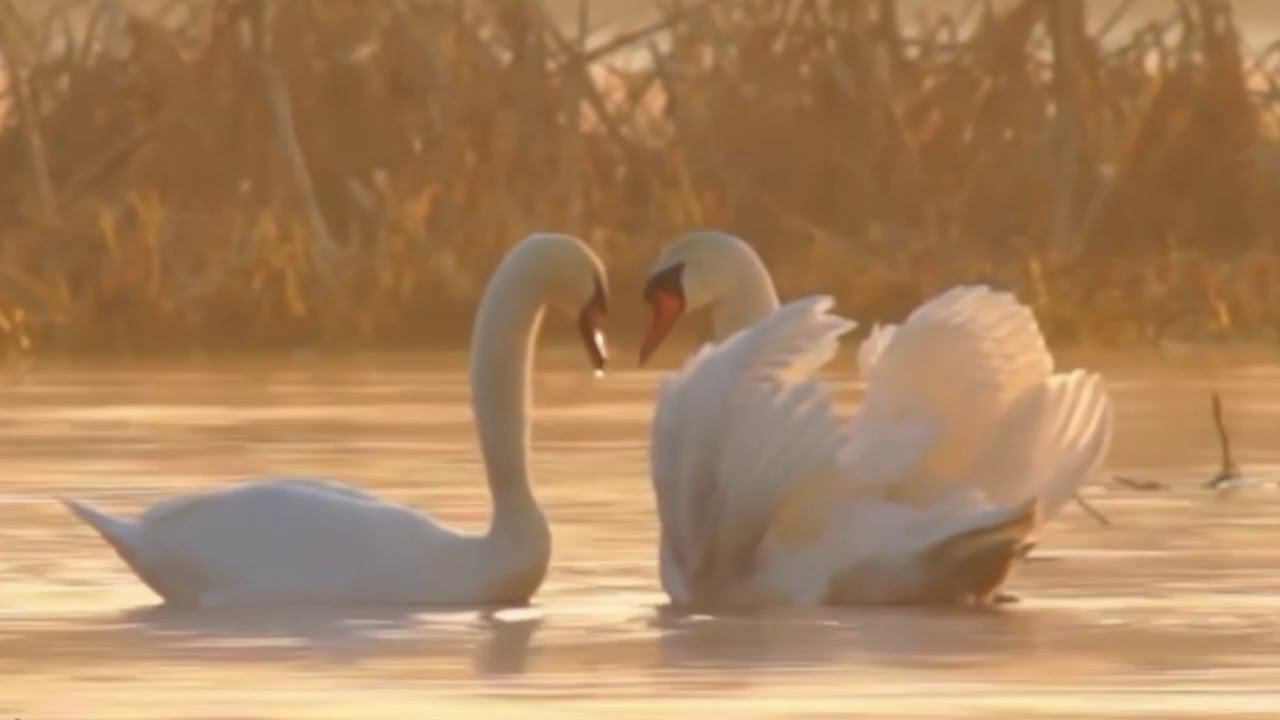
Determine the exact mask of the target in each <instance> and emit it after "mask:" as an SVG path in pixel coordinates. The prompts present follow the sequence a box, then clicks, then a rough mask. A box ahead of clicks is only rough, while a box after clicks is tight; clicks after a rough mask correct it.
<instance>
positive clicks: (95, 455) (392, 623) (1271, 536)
mask: <svg viewBox="0 0 1280 720" xmlns="http://www.w3.org/2000/svg"><path fill="white" fill-rule="evenodd" d="M1206 357H1208V359H1205V358H1199V359H1194V358H1191V359H1186V360H1175V361H1171V360H1169V359H1167V358H1166V359H1158V360H1157V359H1153V358H1142V359H1138V360H1135V359H1134V358H1123V357H1122V358H1095V359H1094V362H1095V363H1101V364H1102V365H1103V366H1104V367H1106V368H1108V377H1109V378H1110V384H1111V387H1112V388H1113V392H1114V395H1115V400H1116V404H1117V406H1118V415H1119V416H1118V435H1117V438H1116V448H1115V452H1114V453H1113V462H1112V465H1113V467H1114V469H1116V470H1118V471H1123V472H1125V473H1127V474H1132V475H1137V476H1140V477H1143V478H1149V479H1158V480H1162V481H1165V482H1168V483H1170V484H1171V485H1172V490H1171V491H1170V492H1167V493H1140V492H1136V491H1128V490H1118V489H1117V490H1108V489H1104V488H1098V489H1095V490H1091V491H1090V493H1089V496H1090V498H1091V499H1092V500H1093V502H1094V503H1095V504H1096V505H1097V506H1098V507H1100V508H1101V509H1102V510H1103V511H1104V512H1106V513H1107V514H1108V515H1109V516H1110V517H1111V519H1112V520H1113V521H1114V523H1115V526H1114V527H1112V528H1110V529H1107V528H1102V527H1100V526H1099V525H1098V524H1097V523H1096V522H1095V521H1094V520H1092V519H1090V518H1089V517H1088V516H1086V515H1085V514H1084V513H1083V512H1081V511H1079V510H1078V509H1076V508H1071V509H1069V510H1068V511H1067V512H1066V513H1065V514H1064V516H1063V517H1061V518H1060V519H1059V521H1058V522H1057V523H1056V524H1055V525H1054V526H1053V527H1052V528H1051V530H1050V532H1049V533H1048V534H1047V535H1046V536H1045V537H1044V538H1043V541H1042V543H1041V546H1040V550H1039V551H1038V552H1037V553H1036V555H1035V556H1034V558H1033V560H1032V561H1030V562H1028V563H1027V564H1026V565H1025V566H1024V567H1023V568H1022V570H1021V571H1020V573H1019V574H1018V575H1017V576H1016V577H1015V578H1014V581H1013V583H1012V589H1013V590H1015V591H1016V592H1018V593H1020V594H1021V595H1022V596H1023V602H1022V603H1021V604H1019V605H1016V606H1012V607H1008V608H1005V609H1001V610H996V611H973V610H911V609H876V610H857V609H850V610H826V611H820V612H789V613H773V614H768V615H763V616H756V617H736V618H735V617H719V618H715V617H680V616H677V615H673V614H671V613H669V612H666V611H664V610H663V609H662V607H661V606H662V603H663V600H664V598H663V596H662V594H661V591H660V590H659V588H658V584H657V579H656V572H655V562H654V549H653V548H654V537H655V525H654V514H653V504H652V498H651V495H650V490H649V486H648V480H647V475H646V456H645V453H646V447H647V445H646V437H647V423H648V419H649V413H650V410H651V405H650V403H651V398H652V396H653V391H654V386H655V383H656V380H657V375H655V374H652V373H638V372H615V373H612V374H610V375H609V376H607V377H606V378H604V379H603V380H601V381H595V380H593V379H592V378H591V376H590V373H588V372H587V371H586V370H585V367H584V366H585V363H584V362H583V361H582V359H581V358H580V357H579V356H578V353H577V352H574V353H565V354H561V353H555V352H552V353H544V356H543V358H542V361H543V368H544V370H543V371H541V372H540V373H539V375H538V382H537V390H536V394H537V399H538V411H537V415H536V429H535V445H534V452H535V459H534V465H535V473H536V478H537V494H538V497H539V498H540V499H541V501H542V502H543V503H544V504H545V506H546V508H547V512H548V514H549V516H550V518H551V520H552V525H553V533H554V537H555V541H554V543H555V549H554V557H553V560H552V567H551V572H550V575H549V577H548V579H547V582H546V584H545V585H544V586H543V588H542V590H541V591H540V592H539V593H538V595H537V596H536V598H535V600H534V603H533V605H532V606H530V607H527V608H509V609H504V610H497V611H487V612H485V611H448V612H444V611H440V612H433V611H419V610H394V609H374V610H346V611H343V610H332V609H330V610H318V609H308V610H298V609H284V610H271V611H265V610H264V611H245V610H240V611H237V612H235V613H229V612H204V613H199V612H173V611H166V610H164V609H162V608H157V607H156V606H155V602H156V599H155V597H154V596H152V595H151V594H150V592H149V591H148V590H147V589H146V588H145V587H143V586H142V585H141V584H140V583H139V582H137V581H136V580H135V579H134V578H133V577H132V576H131V575H130V574H129V572H128V571H127V570H126V568H125V567H124V565H123V564H122V563H121V562H120V561H119V560H118V559H117V558H116V557H115V556H114V555H113V554H112V553H111V552H110V550H108V549H107V548H106V546H105V545H104V544H103V543H102V542H101V541H100V540H98V538H97V537H96V536H94V535H93V534H92V532H90V531H89V530H88V529H87V528H85V527H83V526H81V525H80V524H78V523H77V522H76V521H75V520H74V519H72V518H71V517H70V516H69V515H68V514H67V513H66V512H65V511H64V510H63V509H62V508H61V507H59V506H58V505H57V504H56V503H54V502H53V501H51V500H50V499H49V498H50V497H51V496H53V495H55V494H65V495H73V496H76V497H84V498H88V499H90V500H93V501H95V502H98V503H100V504H102V505H103V506H105V507H107V508H110V509H113V510H119V511H126V512H132V511H134V510H136V509H137V508H139V507H142V506H145V505H147V504H149V503H151V502H154V501H156V500H158V499H160V498H163V497H166V496H169V495H171V494H173V493H176V492H181V491H186V490H191V489H195V488H203V487H212V486H219V485H222V484H224V483H227V482H230V481H232V480H234V479H236V478H240V477H245V476H251V475H255V474H265V473H285V472H287V473H314V474H319V475H328V476H336V477H339V478H345V479H350V480H351V481H353V482H356V483H358V484H360V485H361V486H362V487H365V488H367V489H369V490H372V491H375V492H377V493H378V494H379V495H380V496H383V497H386V498H388V499H393V500H396V501H400V502H405V503H410V504H413V505H416V506H419V507H424V508H430V509H431V510H432V511H433V512H435V513H437V514H438V515H439V516H440V517H441V518H443V519H444V520H446V521H448V522H451V523H455V524H457V525H460V526H466V527H471V528H479V527H482V526H483V524H484V522H485V520H486V513H487V498H486V496H485V492H484V484H483V482H482V480H481V467H480V462H479V456H478V454H477V450H476V446H475V443H474V439H473V436H472V430H471V427H470V414H469V410H468V406H467V390H466V382H465V376H464V375H463V373H462V368H463V365H462V359H461V357H460V356H449V357H438V358H422V357H419V358H372V359H367V360H361V361H348V362H345V363H341V364H327V363H324V362H320V361H298V362H292V363H277V364H274V365H272V364H243V365H236V366H233V367H227V366H221V367H216V368H208V367H193V366H183V367H145V368H140V367H133V368H128V369H125V368H116V369H112V368H93V369H92V370H88V369H75V368H68V369H47V370H40V371H34V372H29V373H25V374H21V375H16V374H15V375H11V376H10V377H9V378H8V379H7V380H6V381H5V382H4V383H3V384H2V385H0V407H3V408H4V413H3V416H2V417H0V518H2V519H3V521H2V522H0V718H7V717H22V718H31V719H33V720H34V719H39V720H52V719H54V718H84V717H94V718H101V719H109V718H130V719H136V718H166V719H171V718H233V717H255V718H259V717H266V718H285V717H288V718H330V717H370V718H403V717H433V718H434V717H448V718H489V717H517V716H518V717H531V718H543V717H545V718H574V717H582V718H599V717H609V718H620V719H621V718H649V717H661V718H704V717H845V716H848V715H849V714H850V713H854V712H857V713H863V714H865V715H870V716H893V717H919V718H944V717H945V718H1068V717H1079V718H1121V717H1125V718H1131V717H1161V718H1211V717H1232V718H1241V717H1259V718H1260V717H1273V716H1274V714H1275V712H1276V710H1277V708H1280V689H1277V688H1278V687H1280V683H1278V682H1277V680H1280V671H1277V670H1276V668H1277V667H1280V633H1277V632H1276V620H1275V618H1276V617H1277V615H1280V572H1278V569H1280V543H1277V542H1276V534H1277V528H1276V518H1277V517H1278V516H1280V497H1277V496H1280V493H1276V492H1271V491H1267V490H1265V489H1262V490H1258V491H1250V492H1246V493H1244V494H1242V495H1240V496H1237V497H1234V498H1229V499H1218V498H1215V497H1213V496H1212V495H1210V494H1208V493H1207V492H1206V491H1204V490H1202V489H1200V488H1199V487H1198V484H1199V483H1201V482H1203V481H1204V480H1205V479H1207V478H1208V477H1209V476H1210V475H1211V474H1212V472H1213V470H1214V466H1215V464H1216V462H1217V459H1216V454H1217V450H1216V446H1215V443H1214V440H1213V434H1212V427H1211V425H1210V421H1209V415H1208V393H1209V389H1210V388H1211V387H1216V388H1218V389H1220V390H1221V391H1222V392H1223V396H1224V399H1225V401H1226V408H1227V414H1228V421H1229V424H1230V425H1231V426H1232V430H1233V438H1234V440H1235V443H1236V450H1237V453H1238V456H1239V459H1240V461H1241V462H1242V464H1244V465H1245V467H1246V469H1247V470H1249V471H1250V472H1251V473H1252V474H1253V475H1255V476H1257V477H1260V478H1270V479H1275V478H1276V477H1278V476H1280V442H1277V441H1278V440H1280V437H1278V436H1277V435H1276V433H1277V432H1280V431H1277V430H1276V429H1277V428H1280V365H1278V364H1268V363H1274V362H1275V358H1274V357H1272V358H1270V359H1264V361H1263V362H1240V361H1238V360H1233V361H1230V362H1226V361H1215V360H1213V356H1212V355H1210V356H1206ZM424 366H426V367H431V368H435V369H432V370H423V369H422V368H423V367H424ZM834 377H835V378H836V379H838V380H842V381H844V382H841V383H840V394H841V398H842V400H844V401H851V400H852V399H853V398H854V397H855V396H856V393H857V389H856V387H855V385H854V383H852V382H847V381H845V380H847V379H848V378H850V377H851V373H850V372H849V371H846V370H839V371H837V372H836V373H835V374H834Z"/></svg>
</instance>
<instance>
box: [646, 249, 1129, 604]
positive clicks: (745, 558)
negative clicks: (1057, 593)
mask: <svg viewBox="0 0 1280 720" xmlns="http://www.w3.org/2000/svg"><path fill="white" fill-rule="evenodd" d="M644 298H645V301H646V302H647V303H648V304H649V307H650V318H649V324H648V327H647V329H646V332H645V336H644V340H643V343H642V345H641V352H640V359H641V364H643V363H644V362H645V361H646V360H648V358H649V357H650V356H651V355H652V354H653V352H654V351H655V350H656V349H657V348H658V346H659V345H660V344H661V343H662V340H663V339H664V338H665V337H666V335H667V334H668V332H669V331H670V330H671V328H672V326H673V325H674V324H675V322H676V321H677V320H678V318H679V317H680V316H681V315H682V314H684V313H686V312H692V311H696V310H699V309H704V308H705V309H706V310H707V311H708V312H709V313H710V315H711V325H712V335H713V339H714V340H715V344H713V345H710V346H708V347H705V348H703V350H702V351H700V352H699V353H698V354H697V355H696V356H694V357H693V358H692V359H690V360H689V361H688V362H687V363H686V364H685V365H684V367H683V368H682V369H681V370H680V371H678V372H676V373H674V374H673V375H671V376H669V377H668V378H667V379H666V380H665V381H664V383H663V385H662V388H661V390H660V391H659V396H658V402H657V407H656V409H655V415H654V421H653V435H652V442H651V450H650V461H651V474H652V480H653V485H654V491H655V494H656V495H657V506H658V514H659V520H660V527H661V542H660V550H659V569H660V572H661V577H662V584H663V587H664V589H666V591H667V593H668V595H669V596H670V597H671V599H672V601H673V602H675V603H677V604H682V605H694V606H708V605H709V606H726V605H727V606H759V605H814V604H822V603H826V604H867V603H875V604H879V603H932V602H943V603H952V602H960V603H968V602H989V601H992V600H995V599H998V598H1000V597H1001V596H1002V592H1001V590H1000V589H1001V587H1002V585H1003V583H1004V581H1005V579H1006V578H1007V577H1008V576H1009V573H1010V571H1011V569H1012V567H1013V564H1014V563H1015V561H1016V560H1018V559H1019V558H1020V557H1021V556H1022V555H1023V554H1024V553H1025V552H1026V550H1027V548H1028V547H1029V545H1030V543H1031V538H1032V536H1033V534H1034V532H1035V531H1036V530H1037V529H1038V528H1039V527H1040V526H1041V525H1042V524H1043V522H1044V521H1045V520H1047V519H1048V518H1050V517H1052V515H1053V514H1054V513H1056V512H1057V510H1058V509H1059V508H1060V507H1061V506H1062V504H1063V503H1064V502H1066V501H1067V500H1069V499H1071V498H1072V497H1074V495H1075V492H1076V490H1077V488H1079V487H1080V486H1081V485H1082V484H1084V483H1085V482H1088V481H1089V480H1091V479H1093V478H1094V477H1095V476H1096V474H1097V472H1098V471H1099V469H1100V465H1101V463H1102V460H1103V458H1104V456H1105V454H1106V451H1107V448H1108V446H1109V443H1110V437H1111V410H1110V401H1109V399H1108V398H1107V396H1106V393H1105V391H1104V390H1103V388H1102V384H1101V379H1100V378H1099V377H1098V376H1097V375H1095V374H1092V373H1086V372H1084V371H1079V370H1077V371H1074V372H1070V373H1057V374H1055V373H1054V372H1053V358H1052V356H1050V355H1049V353H1048V350H1047V349H1046V347H1045V344H1044V339H1043V337H1042V336H1041V334H1040V330H1039V327H1038V326H1037V324H1036V321H1035V318H1034V316H1033V315H1032V313H1031V311H1030V310H1029V309H1028V308H1026V307H1024V306H1023V305H1021V304H1020V303H1018V302H1017V300H1016V299H1015V298H1014V297H1013V296H1012V295H1010V294H1008V293H1001V292H996V291H993V290H990V289H989V288H986V287H981V286H978V287H957V288H954V289H952V290H950V291H948V292H946V293H943V294H942V295H939V296H938V297H936V298H934V299H932V300H930V301H928V302H926V303H925V304H923V305H921V306H920V307H919V308H917V309H916V310H915V311H914V312H913V313H912V314H911V315H910V316H909V317H908V318H907V320H906V321H905V322H904V323H903V324H902V325H901V326H889V327H885V328H877V329H876V330H875V331H874V332H873V333H872V334H871V336H870V337H869V338H868V339H867V340H866V341H865V342H864V343H863V346H862V348H861V349H860V350H859V354H858V360H859V367H860V370H861V373H862V375H863V379H864V381H865V383H866V388H865V391H864V393H863V398H862V403H861V405H860V407H859V408H858V409H857V411H856V412H855V413H854V415H853V417H852V418H851V420H849V421H842V420H839V419H838V418H837V417H836V416H835V414H834V412H833V411H832V408H831V397H830V390H829V388H827V387H826V386H825V385H824V384H823V383H820V382H818V381H817V380H816V379H815V377H814V376H815V374H816V372H817V371H818V370H819V369H820V368H821V367H822V366H823V365H825V364H826V363H827V362H828V361H829V360H830V359H831V358H832V357H833V356H834V355H835V353H836V351H837V349H838V347H839V346H838V340H839V338H840V336H842V335H843V334H845V333H847V332H848V331H849V330H850V329H852V328H853V327H854V324H853V323H852V322H850V321H848V320H845V319H844V318H840V317H838V316H836V315H833V314H831V312H830V309H831V307H832V304H833V303H832V301H831V299H830V298H826V297H810V298H805V299H802V300H797V301H794V302H791V303H788V304H786V305H783V306H781V307H779V305H778V299H777V294H776V292H775V291H774V287H773V282H772V281H771V280H770V278H769V274H768V271H767V270H766V269H765V267H764V265H763V263H761V262H760V259H759V257H758V256H757V255H756V253H755V251H754V250H752V249H751V247H750V246H749V245H747V244H746V243H744V242H742V241H741V240H739V239H737V238H734V237H732V236H729V235H726V234H724V233H719V232H696V233H691V234H689V235H686V236H685V237H683V238H681V239H680V240H678V241H677V242H675V243H674V244H672V245H671V246H670V247H668V248H667V249H666V250H665V251H664V252H663V253H662V255H661V257H659V259H658V261H657V262H656V263H655V264H654V266H653V269H652V271H651V273H650V275H649V278H648V280H647V282H646V283H645V287H644Z"/></svg>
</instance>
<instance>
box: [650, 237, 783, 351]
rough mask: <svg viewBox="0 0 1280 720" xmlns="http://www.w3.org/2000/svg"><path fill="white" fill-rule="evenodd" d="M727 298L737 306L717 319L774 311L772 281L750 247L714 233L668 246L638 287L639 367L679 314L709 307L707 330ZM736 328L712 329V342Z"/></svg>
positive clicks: (714, 322)
mask: <svg viewBox="0 0 1280 720" xmlns="http://www.w3.org/2000/svg"><path fill="white" fill-rule="evenodd" d="M731 295H732V296H734V298H733V299H734V300H736V301H737V303H738V305H740V306H742V307H735V308H732V309H731V310H732V311H733V312H730V313H722V314H725V315H734V316H739V315H742V314H743V311H744V310H745V311H747V313H761V312H767V311H771V310H773V309H775V308H776V306H777V294H776V293H775V292H774V289H773V281H772V280H771V279H770V278H769V272H768V270H766V269H765V267H764V263H763V262H761V260H760V256H759V255H757V254H756V251H755V250H754V249H753V248H752V247H751V246H750V245H748V244H747V243H745V242H743V241H742V240H741V239H739V238H737V237H735V236H733V235H730V234H728V233H724V232H720V231H717V230H698V231H695V232H691V233H688V234H686V235H684V236H682V237H680V238H679V239H678V240H676V241H675V242H674V243H672V244H671V245H668V246H667V248H666V249H665V250H663V252H662V255H661V256H659V257H658V261H657V262H656V263H654V265H653V269H652V270H651V271H650V272H649V277H648V279H647V280H646V281H645V284H644V301H645V303H646V304H647V305H648V306H649V322H648V325H647V326H646V328H645V333H644V340H643V342H642V343H641V345H640V364H641V365H644V364H645V362H647V361H648V359H649V356H651V355H652V354H653V353H654V351H656V350H657V349H658V347H659V346H660V345H662V341H663V340H664V339H666V337H667V335H668V334H669V333H670V332H671V329H672V328H673V327H674V326H675V324H676V321H677V320H679V319H680V316H681V315H684V314H685V313H691V312H695V311H697V310H700V309H702V308H708V307H709V308H712V310H713V317H712V321H713V325H715V326H719V325H721V324H724V323H721V322H718V320H719V318H717V317H716V313H715V309H716V308H717V307H718V306H720V305H722V304H724V303H723V301H725V300H726V299H728V298H729V296H731ZM755 319H758V318H752V321H753V322H754V320H755ZM740 329H742V328H741V327H725V328H720V327H716V328H715V332H716V335H717V338H716V339H717V340H721V339H723V336H724V335H727V334H732V333H733V332H737V331H738V330H740Z"/></svg>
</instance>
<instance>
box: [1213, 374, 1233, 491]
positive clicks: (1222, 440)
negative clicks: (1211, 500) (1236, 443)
mask: <svg viewBox="0 0 1280 720" xmlns="http://www.w3.org/2000/svg"><path fill="white" fill-rule="evenodd" d="M1213 426H1214V428H1216V429H1217V431H1218V445H1219V446H1220V447H1221V448H1222V465H1221V466H1220V467H1219V468H1218V474H1217V475H1214V476H1213V479H1212V480H1210V481H1209V482H1208V483H1206V484H1205V487H1207V488H1210V489H1212V490H1220V489H1222V488H1223V487H1225V486H1227V485H1230V484H1232V483H1234V482H1237V481H1239V480H1240V477H1241V476H1240V468H1239V467H1237V466H1236V464H1235V461H1233V460H1232V459H1231V438H1230V437H1229V436H1228V435H1227V424H1226V423H1225V422H1224V421H1223V420H1222V399H1221V398H1219V397H1218V392H1217V391H1216V390H1215V391H1214V392H1213Z"/></svg>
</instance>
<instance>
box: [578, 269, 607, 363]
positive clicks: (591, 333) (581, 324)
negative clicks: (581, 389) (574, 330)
mask: <svg viewBox="0 0 1280 720" xmlns="http://www.w3.org/2000/svg"><path fill="white" fill-rule="evenodd" d="M606 312H607V309H606V305H605V299H604V292H603V291H602V290H601V289H600V286H599V283H597V284H596V294H595V295H592V296H591V300H589V301H588V302H587V304H586V305H584V306H583V308H582V312H581V313H579V314H578V333H579V334H580V335H581V336H582V346H583V347H584V348H586V350H587V359H588V360H590V361H591V369H592V370H595V371H596V375H597V376H598V375H600V374H601V373H603V372H604V365H605V362H606V361H608V359H609V350H608V347H607V346H606V344H605V339H604V330H603V329H601V327H600V325H601V324H602V321H603V320H604V317H605V314H606Z"/></svg>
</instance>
